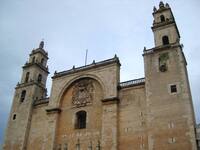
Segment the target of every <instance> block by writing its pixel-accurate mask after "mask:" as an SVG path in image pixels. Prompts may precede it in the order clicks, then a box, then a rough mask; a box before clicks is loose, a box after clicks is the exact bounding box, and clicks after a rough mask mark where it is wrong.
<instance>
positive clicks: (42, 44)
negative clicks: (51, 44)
mask: <svg viewBox="0 0 200 150" xmlns="http://www.w3.org/2000/svg"><path fill="white" fill-rule="evenodd" d="M39 48H40V49H43V48H44V41H41V42H40V45H39Z"/></svg>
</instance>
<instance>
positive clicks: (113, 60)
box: [52, 56, 121, 79]
mask: <svg viewBox="0 0 200 150" xmlns="http://www.w3.org/2000/svg"><path fill="white" fill-rule="evenodd" d="M115 63H116V64H117V65H118V66H121V64H120V61H119V58H118V57H117V56H115V57H114V58H111V59H107V60H103V61H99V62H94V61H93V63H92V64H89V65H86V66H81V67H77V68H75V67H74V66H73V68H72V69H70V70H66V71H62V72H55V73H54V76H53V77H52V79H55V78H58V77H61V76H64V75H69V74H73V73H76V72H80V71H85V70H90V69H93V68H97V67H102V66H106V65H110V64H115Z"/></svg>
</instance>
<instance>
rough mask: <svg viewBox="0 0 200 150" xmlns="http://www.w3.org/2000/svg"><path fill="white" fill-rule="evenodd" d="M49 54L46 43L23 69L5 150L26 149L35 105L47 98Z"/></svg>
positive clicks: (14, 100)
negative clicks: (36, 102) (45, 47)
mask: <svg viewBox="0 0 200 150" xmlns="http://www.w3.org/2000/svg"><path fill="white" fill-rule="evenodd" d="M47 60H48V54H47V52H46V51H45V50H44V42H43V41H41V42H40V45H39V48H37V49H34V50H32V52H31V54H30V55H29V60H28V62H26V63H25V65H24V66H23V67H22V68H23V72H22V78H21V81H20V82H19V83H18V84H17V86H16V88H15V94H14V98H13V103H12V108H11V112H10V117H9V120H8V125H7V130H6V134H5V141H4V147H3V148H4V149H5V150H8V149H9V150H15V149H21V150H25V149H26V143H27V138H28V133H29V128H30V122H31V116H32V107H33V103H34V102H35V101H37V100H40V99H43V98H45V97H46V93H47V90H46V80H47V76H48V74H49V72H48V67H47Z"/></svg>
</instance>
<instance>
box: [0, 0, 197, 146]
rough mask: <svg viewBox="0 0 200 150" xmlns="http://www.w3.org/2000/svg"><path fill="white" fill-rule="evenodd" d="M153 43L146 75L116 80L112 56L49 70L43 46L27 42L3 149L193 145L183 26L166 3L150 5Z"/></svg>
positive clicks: (148, 51) (117, 71)
mask: <svg viewBox="0 0 200 150" xmlns="http://www.w3.org/2000/svg"><path fill="white" fill-rule="evenodd" d="M153 18H154V20H153V25H152V31H153V34H154V41H155V47H153V48H151V49H146V48H144V51H143V59H144V72H145V73H144V74H145V77H144V78H139V79H134V80H130V81H125V82H120V66H121V64H120V61H119V58H118V57H117V56H116V55H115V56H114V57H113V58H111V59H108V60H104V61H101V62H93V63H92V64H89V65H86V66H82V67H78V68H75V67H73V68H72V69H70V70H67V71H63V72H55V73H54V76H53V77H52V81H53V82H52V87H51V93H50V96H49V97H47V94H46V79H47V76H48V74H49V72H48V67H47V60H48V53H47V52H46V51H45V50H44V42H43V41H42V42H41V43H40V45H39V48H37V49H35V50H32V52H31V54H30V56H29V61H28V62H27V63H26V64H25V65H24V66H23V73H22V78H21V81H20V82H19V83H18V84H17V86H16V88H15V94H14V98H13V104H12V108H11V112H10V117H9V121H8V125H7V130H6V135H5V142H4V146H3V149H4V150H133V149H134V150H197V144H196V137H195V119H194V110H193V106H192V98H191V92H190V87H189V81H188V76H187V68H186V66H187V62H186V59H185V56H184V53H183V49H182V46H181V44H180V34H179V31H178V28H177V25H176V22H175V18H174V16H173V14H172V11H171V8H170V6H169V4H167V3H166V4H164V3H163V2H160V4H159V8H158V9H157V8H156V7H154V10H153Z"/></svg>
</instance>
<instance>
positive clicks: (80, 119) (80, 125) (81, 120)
mask: <svg viewBox="0 0 200 150" xmlns="http://www.w3.org/2000/svg"><path fill="white" fill-rule="evenodd" d="M86 118H87V112H86V111H83V110H82V111H79V112H77V113H76V123H75V128H76V129H84V128H86Z"/></svg>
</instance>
